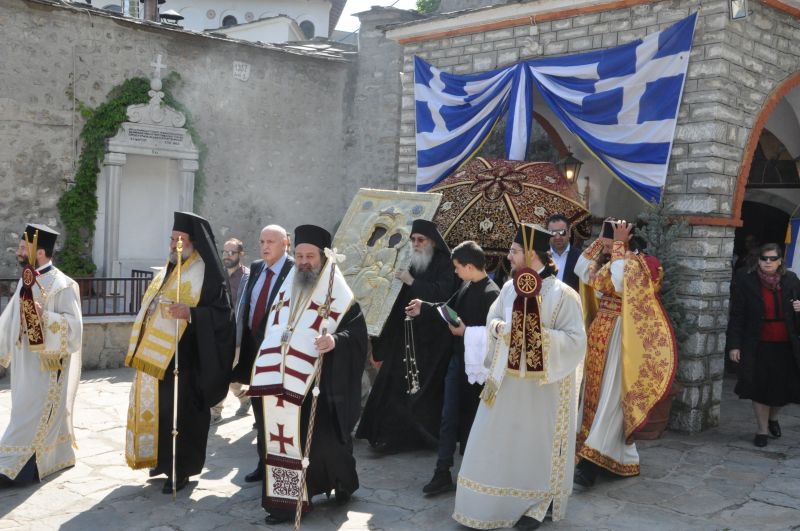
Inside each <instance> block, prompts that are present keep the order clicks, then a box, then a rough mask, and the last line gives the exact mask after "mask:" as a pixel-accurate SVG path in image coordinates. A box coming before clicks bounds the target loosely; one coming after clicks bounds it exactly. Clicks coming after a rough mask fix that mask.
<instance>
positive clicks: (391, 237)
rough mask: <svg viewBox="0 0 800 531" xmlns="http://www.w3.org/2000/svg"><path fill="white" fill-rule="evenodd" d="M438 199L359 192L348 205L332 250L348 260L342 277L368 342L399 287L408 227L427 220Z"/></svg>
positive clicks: (405, 263) (426, 195) (424, 195)
mask: <svg viewBox="0 0 800 531" xmlns="http://www.w3.org/2000/svg"><path fill="white" fill-rule="evenodd" d="M441 199H442V196H441V195H440V194H430V193H417V192H398V191H393V190H372V189H368V188H362V189H361V190H359V191H358V193H357V194H356V196H355V198H353V202H352V203H350V208H349V209H348V210H347V213H346V214H345V217H344V219H343V220H342V223H341V225H340V226H339V230H338V231H337V232H336V236H335V237H334V239H333V244H334V246H335V247H336V248H338V249H342V250H343V251H344V254H345V255H346V259H345V261H344V263H343V264H342V265H341V271H342V274H343V275H344V277H345V279H346V280H347V283H348V285H349V286H350V289H352V290H353V295H355V297H356V300H357V301H358V304H359V305H360V306H361V311H362V312H363V314H364V318H365V319H366V321H367V330H368V332H369V334H370V335H371V336H377V335H379V334H380V333H381V330H382V329H383V325H384V323H385V322H386V319H387V318H388V317H389V312H390V311H391V309H392V305H393V304H394V301H395V299H396V298H397V294H398V293H399V292H400V288H401V287H402V282H401V281H399V280H397V279H395V278H394V273H395V271H397V270H400V269H404V268H406V267H407V266H408V261H409V258H410V256H411V246H410V245H408V241H409V236H410V230H411V223H412V221H413V220H415V219H426V220H430V219H431V218H432V217H433V214H434V213H435V212H436V208H437V207H438V206H439V202H440V201H441Z"/></svg>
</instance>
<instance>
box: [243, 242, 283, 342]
mask: <svg viewBox="0 0 800 531" xmlns="http://www.w3.org/2000/svg"><path fill="white" fill-rule="evenodd" d="M286 258H287V255H286V253H283V256H281V257H280V258H278V260H276V261H275V263H274V264H272V265H271V266H270V267H269V268H267V267H265V268H264V269H262V270H261V274H260V275H258V279H257V280H256V283H255V284H254V285H253V292H252V293H250V312H249V317H248V319H249V323H248V324H249V325H250V329H251V330H252V329H253V313H254V312H253V308H255V307H256V303H257V302H258V295H259V293H261V288H263V287H264V282H265V281H266V279H267V269H271V270H272V273H273V274H272V280H271V281H270V283H269V289H270V290H272V288H274V287H275V282H276V281H277V280H278V275H280V273H281V269H283V264H285V263H286ZM264 265H266V262H264ZM269 293H270V292H269V291H268V292H267V295H269ZM266 313H267V314H268V313H269V308H267V312H266Z"/></svg>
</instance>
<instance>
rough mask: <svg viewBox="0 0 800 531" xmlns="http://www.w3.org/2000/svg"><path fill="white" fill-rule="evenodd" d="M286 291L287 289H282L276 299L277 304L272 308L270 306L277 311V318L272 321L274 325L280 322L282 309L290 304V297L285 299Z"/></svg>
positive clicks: (273, 310) (271, 309)
mask: <svg viewBox="0 0 800 531" xmlns="http://www.w3.org/2000/svg"><path fill="white" fill-rule="evenodd" d="M285 293H286V292H285V291H281V292H280V293H278V300H276V301H275V304H273V305H272V308H270V311H272V312H274V313H275V319H273V321H272V324H274V325H276V324H278V317H280V315H281V310H282V309H284V308H285V307H287V306H289V299H286V300H284V299H283V295H284V294H285Z"/></svg>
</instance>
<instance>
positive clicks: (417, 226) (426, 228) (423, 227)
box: [411, 219, 450, 256]
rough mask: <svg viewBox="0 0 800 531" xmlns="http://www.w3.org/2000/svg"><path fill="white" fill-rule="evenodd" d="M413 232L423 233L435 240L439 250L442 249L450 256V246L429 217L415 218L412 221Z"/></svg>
mask: <svg viewBox="0 0 800 531" xmlns="http://www.w3.org/2000/svg"><path fill="white" fill-rule="evenodd" d="M411 234H422V235H423V236H425V237H426V238H428V239H429V240H433V241H434V242H435V243H436V250H437V251H442V252H444V253H447V255H448V256H450V247H449V246H448V245H447V243H446V242H445V241H444V238H442V234H441V233H440V232H439V228H438V227H437V226H436V224H435V223H434V222H433V221H428V220H427V219H415V220H414V221H413V222H412V223H411Z"/></svg>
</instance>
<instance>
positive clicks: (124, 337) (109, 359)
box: [81, 316, 134, 370]
mask: <svg viewBox="0 0 800 531" xmlns="http://www.w3.org/2000/svg"><path fill="white" fill-rule="evenodd" d="M133 321H134V318H133V316H131V317H90V318H87V319H84V320H83V352H82V357H83V360H82V363H81V365H82V367H83V368H84V369H85V370H91V369H117V368H119V367H122V366H123V365H124V364H125V354H126V353H127V352H128V341H130V337H131V326H133Z"/></svg>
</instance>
